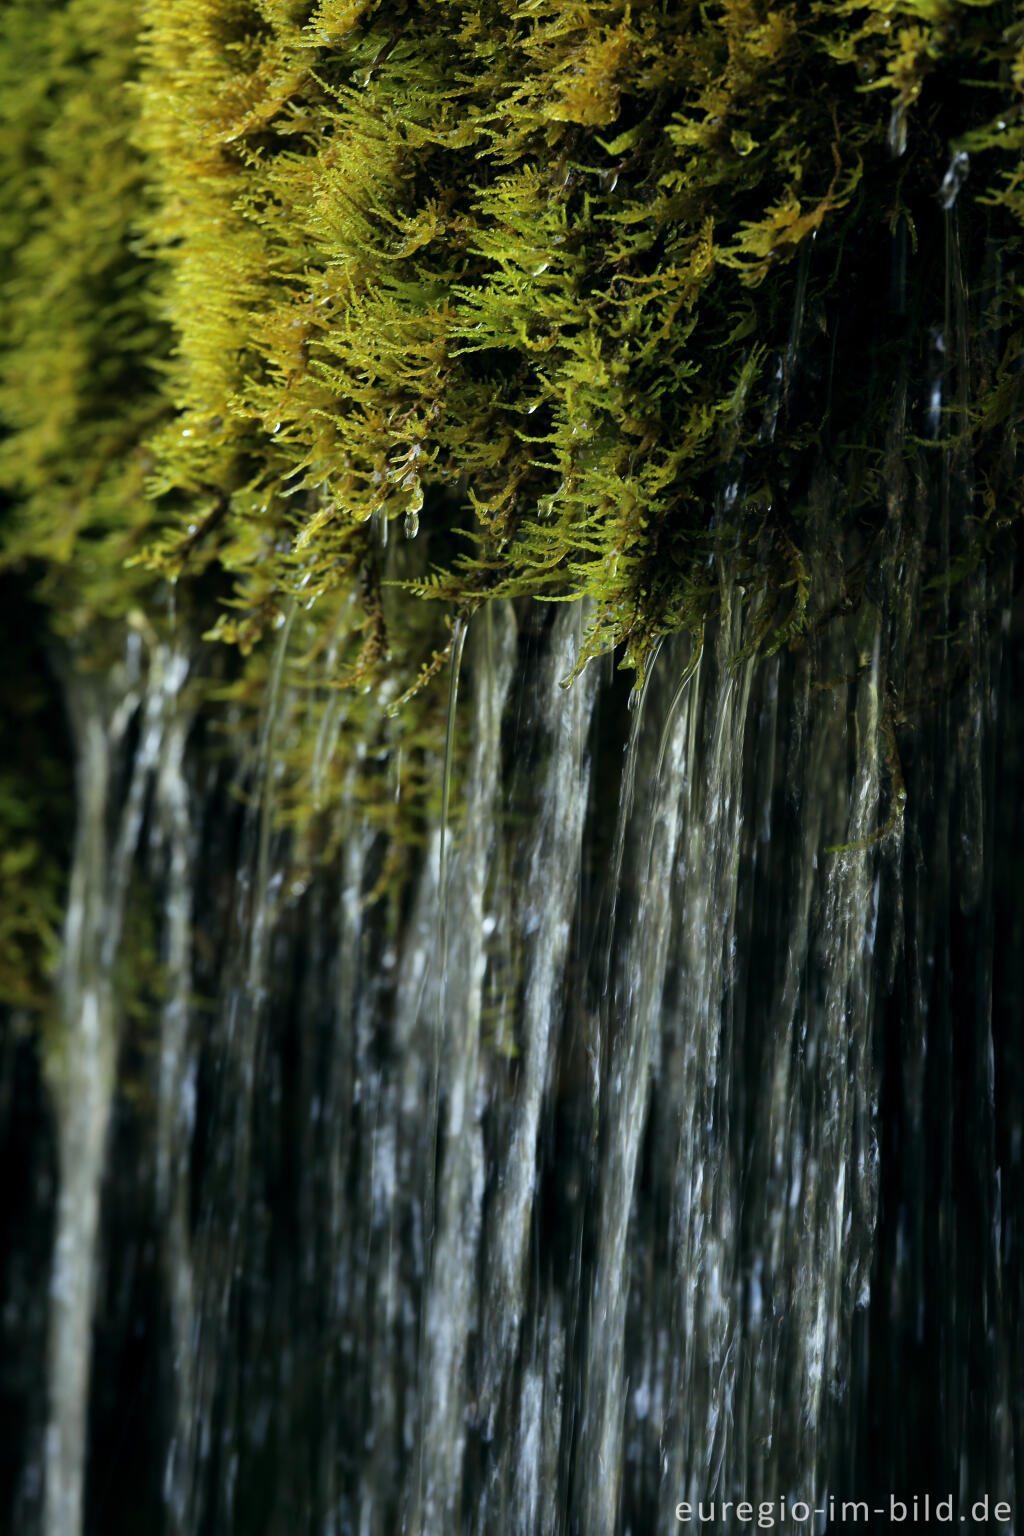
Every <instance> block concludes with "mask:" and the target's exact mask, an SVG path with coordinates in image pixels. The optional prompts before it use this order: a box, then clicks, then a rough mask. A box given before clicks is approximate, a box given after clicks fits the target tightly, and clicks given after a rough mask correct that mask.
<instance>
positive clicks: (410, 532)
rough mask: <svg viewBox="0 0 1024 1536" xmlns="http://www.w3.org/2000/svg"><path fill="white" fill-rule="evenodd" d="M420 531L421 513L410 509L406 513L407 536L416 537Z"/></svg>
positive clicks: (408, 537)
mask: <svg viewBox="0 0 1024 1536" xmlns="http://www.w3.org/2000/svg"><path fill="white" fill-rule="evenodd" d="M419 531H420V515H419V513H418V512H413V511H409V512H407V513H406V514H405V536H406V538H407V539H414V538H415V537H416V535H417V534H418V533H419Z"/></svg>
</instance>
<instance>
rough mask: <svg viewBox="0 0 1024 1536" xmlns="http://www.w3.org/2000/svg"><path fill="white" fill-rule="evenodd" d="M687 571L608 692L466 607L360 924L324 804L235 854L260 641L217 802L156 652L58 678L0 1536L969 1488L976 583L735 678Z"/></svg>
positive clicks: (363, 884)
mask: <svg viewBox="0 0 1024 1536" xmlns="http://www.w3.org/2000/svg"><path fill="white" fill-rule="evenodd" d="M713 574H714V579H717V580H719V581H720V582H721V601H720V612H719V617H718V619H717V621H716V623H715V625H714V626H713V628H712V629H711V630H709V632H708V633H707V634H706V635H705V638H704V643H703V647H702V648H701V649H700V651H699V652H697V651H695V650H692V649H691V648H690V646H689V643H688V642H686V641H675V640H670V641H666V642H665V643H664V644H663V646H662V648H661V650H660V652H659V654H658V655H657V657H656V659H655V661H654V662H653V664H652V666H651V668H650V670H649V673H648V675H647V678H646V680H645V682H644V685H643V687H642V689H640V690H639V691H638V692H637V693H635V694H634V695H633V696H632V698H631V699H630V701H629V702H630V705H631V707H630V708H628V709H627V708H625V707H624V704H625V694H624V691H623V688H622V686H621V685H620V683H619V680H618V678H617V677H616V675H615V674H614V673H613V672H612V671H611V670H610V669H607V670H606V669H603V668H602V666H601V664H600V663H593V664H591V666H590V667H589V668H588V669H587V670H586V671H585V672H584V673H583V675H582V676H581V677H579V678H578V679H577V680H576V681H575V683H574V684H573V685H572V686H571V687H570V688H565V687H564V686H562V684H563V681H564V679H565V678H566V676H567V675H568V674H569V673H570V672H571V670H572V666H573V662H574V658H575V654H576V648H577V646H578V644H579V643H580V636H581V634H582V632H583V616H582V615H581V611H580V608H579V606H578V605H577V606H570V607H564V606H562V607H556V608H554V609H551V608H548V609H539V608H536V607H534V608H531V607H525V608H517V609H513V608H512V607H504V608H502V607H500V606H497V607H493V608H491V609H488V610H487V611H486V612H484V613H483V614H481V615H479V616H478V617H477V618H476V619H474V620H473V622H472V623H471V625H470V626H469V630H468V634H467V637H466V643H465V649H464V652H463V653H462V655H461V665H460V666H459V668H458V677H457V679H453V687H452V709H453V711H454V719H453V725H454V731H455V732H456V733H457V732H459V731H461V732H463V733H468V737H469V744H468V747H467V748H466V751H465V753H464V754H463V757H462V762H463V769H462V772H461V774H460V775H459V776H458V777H456V778H454V779H453V782H452V783H451V786H450V794H449V795H448V797H447V799H448V802H449V803H448V807H447V811H448V815H447V825H446V826H445V828H444V829H442V828H441V827H440V826H439V825H436V826H435V827H434V831H433V835H432V837H430V838H428V840H427V841H426V843H425V845H424V847H423V848H422V850H421V852H420V854H419V855H418V856H417V869H416V873H415V877H414V879H413V880H412V881H411V882H410V885H409V893H408V897H407V899H406V901H405V903H404V905H402V907H401V909H400V910H398V911H394V912H392V914H391V916H390V918H388V919H385V918H383V917H382V916H381V907H380V904H379V903H378V904H373V903H371V902H369V901H368V899H367V898H368V895H369V893H370V892H371V890H372V889H373V887H374V885H375V883H376V882H377V881H378V879H379V876H380V867H381V860H382V857H383V850H382V849H381V847H380V846H379V841H380V839H379V837H378V836H377V834H376V833H375V832H374V831H373V830H372V828H371V826H369V825H368V824H367V822H366V820H365V818H363V817H361V813H360V811H359V808H358V806H357V804H356V803H355V802H354V801H353V802H352V803H348V804H341V805H339V806H338V807H337V808H336V814H337V816H338V817H340V818H341V820H342V823H343V827H342V835H341V839H340V842H341V851H340V853H339V855H338V857H337V859H336V860H335V861H334V862H333V864H332V865H331V866H330V868H329V869H321V870H320V871H319V872H317V873H316V874H315V875H314V876H313V877H312V878H310V877H309V875H308V872H302V871H299V870H297V869H296V868H295V867H294V865H293V863H292V862H291V854H290V843H289V839H288V835H287V832H286V831H282V830H280V829H279V828H278V827H277V826H276V825H275V822H274V818H273V797H274V780H275V773H274V762H275V754H276V752H277V751H278V748H279V745H280V742H281V741H282V739H283V738H284V737H285V736H286V734H287V731H288V729H289V719H290V716H291V715H292V714H293V713H294V712H295V711H297V710H300V709H301V708H302V697H301V695H300V694H298V693H295V692H293V691H291V690H290V689H289V687H288V686H287V685H286V683H285V682H284V681H283V678H284V672H285V669H284V665H283V663H284V661H285V658H286V654H287V648H288V644H289V635H288V626H287V625H286V626H285V627H284V628H283V630H282V632H281V634H280V636H279V640H278V663H277V665H276V666H275V668H274V673H273V677H272V685H271V688H270V690H269V693H268V698H267V702H266V706H265V713H264V719H263V724H262V728H261V735H260V737H259V739H258V740H255V741H254V742H253V746H252V753H251V761H250V762H249V765H248V770H247V773H248V777H247V779H246V782H247V783H248V785H249V787H250V790H251V792H250V793H248V794H247V795H246V796H244V797H241V798H240V797H239V795H238V793H237V790H236V791H235V792H234V793H232V789H231V786H232V783H233V782H235V783H237V774H238V772H239V770H238V768H237V766H233V765H232V764H231V763H229V762H228V763H225V762H224V761H221V762H220V765H219V766H217V765H216V762H215V761H214V760H213V759H211V757H210V754H209V751H208V749H207V750H206V751H205V752H204V750H203V743H202V741H201V739H199V738H198V737H197V734H196V732H195V731H194V729H193V721H192V718H191V714H190V709H189V704H188V699H189V672H190V667H191V666H192V665H193V664H194V663H193V659H192V657H191V656H190V654H189V652H188V649H187V647H186V646H185V645H184V644H182V646H181V647H180V648H179V649H178V650H177V651H175V650H174V649H173V648H170V647H165V646H160V647H159V648H157V649H154V650H153V651H152V652H151V653H150V654H149V655H148V656H147V655H146V654H145V646H144V643H143V641H142V640H141V639H139V638H138V637H133V639H132V642H131V644H130V645H129V646H128V649H127V651H126V654H125V658H124V662H123V664H122V665H121V666H120V667H119V668H116V669H114V670H113V671H112V672H111V673H110V674H108V675H107V676H105V677H104V678H103V679H102V681H100V680H97V679H96V678H95V677H90V676H77V675H76V674H75V673H74V671H73V669H72V670H69V671H68V673H67V674H66V677H65V689H66V693H67V696H68V699H69V702H70V706H71V722H72V733H73V743H74V756H75V762H76V765H77V780H78V793H77V806H78V810H77V819H78V832H77V837H76V842H75V847H74V857H73V868H72V874H71V883H70V898H69V905H68V912H67V917H66V924H65V934H64V956H63V962H62V972H61V985H60V999H61V1008H62V1010H63V1011H64V1029H63V1031H62V1032H61V1033H60V1034H59V1035H58V1039H59V1040H61V1041H62V1042H63V1044H62V1046H61V1048H60V1049H59V1050H58V1049H56V1048H55V1050H54V1052H53V1053H52V1059H51V1060H50V1062H49V1065H48V1067H47V1069H46V1070H47V1078H48V1082H49V1086H50V1090H52V1091H50V1092H44V1090H43V1088H42V1087H41V1084H40V1080H39V1079H38V1077H37V1075H36V1070H35V1068H34V1066H33V1061H34V1059H35V1058H34V1055H33V1053H32V1052H31V1050H30V1048H29V1046H28V1044H27V1043H26V1042H24V1041H22V1042H21V1043H19V1042H18V1040H17V1037H16V1036H15V1035H11V1036H9V1040H8V1045H7V1048H6V1058H5V1068H4V1114H5V1125H6V1133H5V1134H6V1147H7V1159H6V1161H7V1167H8V1169H9V1174H8V1181H7V1182H8V1185H9V1188H8V1190H7V1192H6V1194H5V1202H6V1211H5V1217H6V1220H7V1222H8V1234H9V1237H8V1248H7V1251H6V1254H5V1260H4V1264H5V1279H6V1284H7V1295H8V1298H9V1300H8V1305H7V1310H6V1312H5V1316H4V1332H5V1340H6V1349H5V1353H6V1357H7V1360H8V1365H7V1367H6V1370H5V1382H6V1393H5V1401H6V1412H7V1415H8V1420H7V1422H8V1430H9V1434H8V1450H7V1473H8V1475H9V1477H10V1483H9V1487H10V1488H11V1490H12V1505H11V1508H12V1519H13V1522H14V1524H13V1527H12V1528H13V1529H17V1530H23V1531H26V1532H27V1531H32V1530H40V1531H43V1532H45V1533H46V1536H78V1533H79V1531H82V1530H85V1531H92V1532H103V1533H116V1532H121V1531H124V1532H126V1533H127V1532H129V1531H131V1532H138V1531H139V1530H143V1529H145V1530H147V1531H153V1532H157V1531H161V1530H166V1531H168V1532H175V1533H179V1532H180V1533H186V1532H188V1533H200V1532H209V1533H225V1536H226V1533H228V1532H245V1533H247V1536H255V1533H259V1532H266V1533H281V1536H284V1533H288V1536H295V1533H299V1532H309V1533H311V1536H312V1533H317V1536H328V1533H332V1536H335V1533H336V1536H340V1533H342V1532H348V1531H352V1532H356V1531H359V1532H381V1533H391V1532H395V1531H398V1530H402V1529H405V1530H409V1531H422V1532H442V1531H451V1530H466V1531H480V1532H485V1531H486V1532H490V1531H494V1532H497V1531H502V1532H505V1531H519V1532H523V1533H527V1532H549V1531H580V1532H588V1533H596V1532H605V1531H609V1532H610V1531H632V1532H634V1533H637V1532H647V1531H653V1530H669V1529H672V1528H674V1525H675V1524H676V1521H675V1507H676V1505H677V1504H680V1503H684V1502H689V1503H691V1504H693V1505H696V1504H697V1502H698V1501H704V1504H705V1509H707V1506H708V1503H709V1502H710V1501H711V1500H717V1501H718V1502H719V1503H720V1502H721V1501H722V1500H723V1499H743V1498H746V1499H749V1500H751V1501H753V1502H754V1503H757V1502H758V1501H764V1502H768V1501H773V1502H774V1507H775V1510H776V1513H777V1514H778V1512H779V1509H780V1502H779V1501H781V1500H783V1499H787V1500H788V1501H789V1502H790V1503H792V1502H794V1501H798V1500H805V1501H806V1502H807V1503H808V1504H809V1505H810V1506H811V1507H812V1508H813V1507H818V1508H827V1504H828V1499H829V1498H830V1497H832V1498H837V1499H838V1498H840V1497H848V1498H850V1499H853V1498H857V1499H860V1498H865V1499H869V1500H873V1501H874V1503H875V1504H876V1505H879V1506H880V1505H881V1504H883V1503H886V1501H887V1500H888V1498H889V1496H890V1493H892V1494H895V1495H897V1496H901V1495H902V1494H903V1493H906V1494H908V1495H911V1494H913V1493H915V1492H916V1493H922V1492H924V1491H926V1490H930V1491H931V1492H932V1494H933V1495H934V1496H936V1497H940V1496H945V1495H948V1494H952V1496H953V1499H954V1508H955V1509H958V1510H964V1511H966V1510H967V1509H968V1508H969V1506H970V1504H971V1503H972V1502H973V1501H974V1500H976V1499H978V1498H982V1497H983V1496H984V1495H985V1494H986V1493H988V1494H989V1495H990V1497H991V1499H992V1500H995V1499H996V1498H997V1497H998V1498H1000V1499H1005V1500H1006V1501H1008V1502H1009V1503H1011V1505H1012V1504H1013V1502H1014V1500H1015V1497H1016V1490H1017V1483H1016V1479H1017V1476H1018V1468H1019V1466H1020V1464H1021V1463H1020V1459H1019V1458H1020V1452H1021V1438H1020V1437H1021V1428H1022V1420H1021V1408H1022V1404H1021V1399H1020V1391H1021V1387H1020V1383H1021V1381H1022V1379H1024V1374H1022V1372H1021V1370H1020V1366H1021V1364H1022V1360H1021V1355H1020V1350H1021V1337H1022V1334H1021V1327H1022V1318H1021V1310H1020V1309H1021V1301H1022V1292H1021V1284H1020V1277H1021V1270H1020V1265H1019V1261H1018V1259H1017V1256H1016V1247H1017V1244H1018V1242H1019V1232H1018V1225H1017V1212H1018V1211H1019V1209H1020V1193H1021V1192H1020V1180H1021V1145H1022V1130H1024V1123H1022V1098H1021V1088H1022V1084H1021V1074H1022V1071H1024V1059H1022V1054H1021V1022H1022V1020H1021V990H1020V981H1019V973H1018V970H1017V965H1016V960H1015V955H1016V953H1017V951H1018V950H1019V944H1020V931H1021V922H1022V918H1024V906H1022V902H1021V898H1020V890H1019V879H1018V875H1017V868H1016V859H1017V858H1018V856H1019V850H1020V843H1019V834H1020V807H1019V796H1018V788H1019V783H1020V769H1021V749H1022V744H1024V743H1022V738H1021V732H1020V729H1019V727H1018V726H1017V725H1016V723H1015V722H1014V719H1013V712H1012V702H1013V699H1014V697H1015V694H1016V691H1017V689H1018V688H1019V687H1020V684H1021V678H1020V670H1021V664H1022V656H1021V647H1020V639H1019V632H1018V631H1019V626H1017V625H1015V623H1014V620H1013V617H1012V608H1011V605H1010V586H1011V579H1010V576H1009V575H1008V574H1004V576H1003V577H1001V578H1000V579H999V581H997V582H994V581H993V580H992V579H991V578H989V585H988V587H987V588H986V587H985V586H984V583H983V582H982V578H981V577H978V578H976V584H977V590H975V591H974V592H973V595H972V601H973V602H974V604H975V609H974V612H975V619H976V621H975V622H974V624H973V629H972V632H971V636H970V638H969V640H968V642H966V644H965V647H964V648H963V652H962V654H961V655H960V660H959V662H958V664H957V666H956V667H955V668H952V667H951V669H950V673H949V675H948V676H946V677H938V676H937V677H933V678H931V679H930V680H929V679H928V678H922V677H917V678H916V679H915V678H914V677H913V673H914V668H915V666H916V665H917V657H916V649H915V638H914V634H913V630H912V626H910V625H908V623H907V620H908V616H909V615H911V614H912V612H913V605H914V593H913V591H911V590H908V584H909V583H912V581H913V579H914V578H913V572H912V571H910V570H908V569H906V568H905V569H903V570H902V572H901V573H900V582H901V585H900V586H899V587H898V588H897V587H896V586H895V585H894V589H893V591H892V592H890V593H889V594H887V596H886V600H885V601H883V602H880V603H879V605H878V607H877V608H876V610H875V613H876V618H875V621H874V625H873V627H872V628H867V627H865V626H864V624H863V623H861V624H860V625H859V626H858V629H857V632H856V633H855V634H851V633H848V632H846V631H844V630H843V629H842V628H841V627H836V626H832V627H831V628H829V629H827V630H823V631H822V632H821V634H820V635H819V636H818V637H817V638H815V639H813V640H812V641H811V642H810V643H809V644H808V645H807V646H806V647H805V648H804V649H803V650H802V651H801V652H798V653H784V654H779V655H776V656H775V657H774V658H772V659H770V660H768V661H760V662H755V661H754V660H752V659H750V658H747V659H743V657H742V637H743V627H744V597H743V593H742V591H741V590H740V588H739V587H738V586H737V585H736V584H735V583H730V582H729V581H728V579H727V578H726V577H725V575H724V574H723V573H721V572H718V573H713ZM894 582H895V577H894ZM552 615H553V617H552ZM901 631H902V633H901ZM896 665H899V666H900V667H902V669H903V675H902V676H901V677H900V678H899V679H894V678H893V677H892V676H891V675H889V674H887V670H886V668H887V666H888V667H889V668H892V667H894V666H896ZM895 681H898V682H899V685H900V691H901V694H905V693H906V690H907V687H908V684H909V683H912V684H913V687H912V689H911V691H912V692H916V693H917V695H918V704H917V712H916V715H915V717H914V719H913V721H912V722H911V724H910V725H909V726H907V725H906V723H905V722H904V723H903V725H902V726H901V728H900V732H899V740H900V744H901V748H902V754H901V759H900V758H897V757H896V755H895V739H896V727H895V725H894V722H893V719H892V713H893V706H892V699H893V697H894V683H895ZM929 681H930V682H931V683H932V684H933V686H932V687H931V690H930V692H929ZM456 684H457V686H456ZM327 735H328V736H329V731H328V733H327ZM323 750H324V752H328V751H329V750H330V743H329V740H326V739H325V742H324V744H323ZM436 768H437V771H438V772H439V773H441V772H443V771H444V765H443V764H442V763H440V762H439V763H438V764H437V765H436ZM396 790H397V791H398V792H400V783H398V782H397V781H396ZM904 802H905V808H904ZM442 830H443V835H442ZM879 834H881V835H879ZM154 898H155V899H154ZM147 901H148V902H149V904H150V907H151V909H152V911H153V912H156V913H158V914H159V916H158V918H155V919H154V920H153V922H152V931H151V932H149V933H148V935H147V936H146V937H145V940H144V941H143V940H142V939H140V937H139V934H138V932H135V931H134V930H133V923H135V924H136V925H137V923H138V921H140V920H139V919H138V917H137V912H138V909H139V908H140V907H141V906H145V904H146V902H147ZM133 934H134V936H132V935H133ZM146 949H148V950H149V951H151V952H152V955H153V957H154V958H153V966H154V975H153V977H152V978H151V979H150V981H149V982H148V983H145V984H143V983H139V982H138V980H136V981H135V983H134V991H135V995H139V993H140V990H141V993H142V995H143V996H145V997H146V1006H145V1008H143V1009H141V1010H138V1009H137V1010H136V1012H141V1013H142V1014H143V1015H144V1016H142V1017H133V1016H131V1013H130V1011H129V1015H128V1016H126V1015H125V1011H124V1009H123V1007H122V1006H121V1004H122V1001H123V998H124V996H125V995H126V985H125V981H124V974H123V973H124V970H125V967H126V966H128V965H131V964H134V965H136V966H137V965H139V964H140V963H141V962H140V961H139V959H138V952H139V951H140V950H146ZM133 955H134V958H133ZM147 988H148V990H147ZM12 1238H13V1240H14V1241H13V1243H12ZM51 1245H52V1247H51ZM90 1319H92V1320H93V1321H92V1325H90ZM15 1411H16V1414H17V1417H15ZM886 1507H887V1503H886ZM779 1523H780V1524H783V1523H784V1522H783V1521H782V1520H781V1517H780V1518H779ZM818 1523H819V1526H820V1524H821V1521H820V1520H819V1522H818ZM705 1525H706V1526H709V1527H710V1528H712V1529H722V1530H724V1529H726V1528H729V1519H728V1518H725V1519H723V1518H721V1516H720V1514H718V1515H716V1517H715V1520H714V1521H713V1522H709V1521H705Z"/></svg>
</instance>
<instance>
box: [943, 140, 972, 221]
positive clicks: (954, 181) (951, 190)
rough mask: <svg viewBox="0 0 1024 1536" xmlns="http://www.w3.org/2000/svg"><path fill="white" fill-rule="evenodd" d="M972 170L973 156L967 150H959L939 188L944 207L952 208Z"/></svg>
mask: <svg viewBox="0 0 1024 1536" xmlns="http://www.w3.org/2000/svg"><path fill="white" fill-rule="evenodd" d="M970 171H971V157H970V155H968V154H967V152H966V150H963V149H961V150H958V152H957V153H956V154H955V155H954V156H953V158H952V160H951V161H950V162H949V169H948V170H947V172H946V174H945V176H943V178H942V186H941V187H940V188H939V202H940V203H941V204H942V206H943V208H952V206H953V204H954V203H955V202H956V200H957V197H958V196H959V194H960V188H961V187H962V186H963V184H964V182H965V181H966V180H967V178H968V176H969V175H970Z"/></svg>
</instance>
